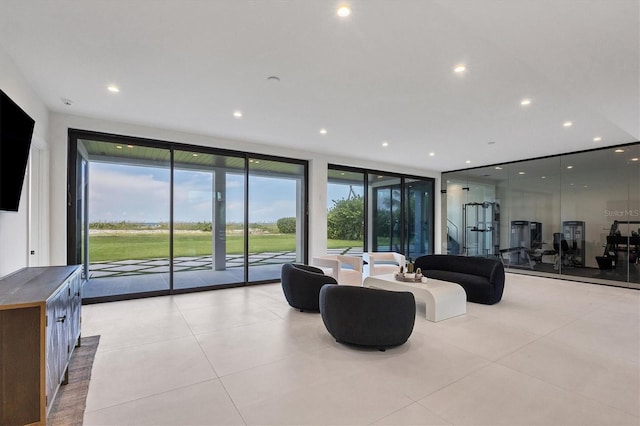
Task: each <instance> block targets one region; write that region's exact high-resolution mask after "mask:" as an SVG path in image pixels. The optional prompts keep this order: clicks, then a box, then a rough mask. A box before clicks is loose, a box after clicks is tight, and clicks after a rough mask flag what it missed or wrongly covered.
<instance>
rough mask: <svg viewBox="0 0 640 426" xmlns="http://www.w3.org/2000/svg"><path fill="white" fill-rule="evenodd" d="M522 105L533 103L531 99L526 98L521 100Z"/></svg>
mask: <svg viewBox="0 0 640 426" xmlns="http://www.w3.org/2000/svg"><path fill="white" fill-rule="evenodd" d="M520 105H531V99H528V98H525V99H523V100H521V101H520Z"/></svg>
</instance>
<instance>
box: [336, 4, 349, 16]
mask: <svg viewBox="0 0 640 426" xmlns="http://www.w3.org/2000/svg"><path fill="white" fill-rule="evenodd" d="M337 13H338V16H339V17H341V18H346V17H347V16H349V15H351V8H350V7H349V6H347V5H346V4H345V5H342V6H340V7H339V8H338V11H337Z"/></svg>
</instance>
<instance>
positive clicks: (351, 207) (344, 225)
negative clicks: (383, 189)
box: [327, 169, 364, 256]
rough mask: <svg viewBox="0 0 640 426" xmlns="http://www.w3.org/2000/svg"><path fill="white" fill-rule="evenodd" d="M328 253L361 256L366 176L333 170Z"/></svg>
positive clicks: (329, 195)
mask: <svg viewBox="0 0 640 426" xmlns="http://www.w3.org/2000/svg"><path fill="white" fill-rule="evenodd" d="M328 174H329V175H328V183H327V253H328V254H348V255H356V256H361V255H362V250H363V247H364V173H360V172H349V171H345V170H339V169H329V171H328Z"/></svg>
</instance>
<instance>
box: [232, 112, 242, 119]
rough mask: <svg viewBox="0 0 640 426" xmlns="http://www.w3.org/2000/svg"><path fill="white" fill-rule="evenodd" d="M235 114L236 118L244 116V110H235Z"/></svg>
mask: <svg viewBox="0 0 640 426" xmlns="http://www.w3.org/2000/svg"><path fill="white" fill-rule="evenodd" d="M233 116H234V117H235V118H242V111H233Z"/></svg>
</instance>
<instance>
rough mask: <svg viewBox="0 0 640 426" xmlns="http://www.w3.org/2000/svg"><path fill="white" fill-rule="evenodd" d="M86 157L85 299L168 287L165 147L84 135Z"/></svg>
mask: <svg viewBox="0 0 640 426" xmlns="http://www.w3.org/2000/svg"><path fill="white" fill-rule="evenodd" d="M82 143H83V145H84V146H85V148H86V150H87V155H88V158H89V172H88V173H89V174H90V179H89V184H88V193H89V196H88V198H89V204H88V223H89V238H88V264H89V280H88V282H87V284H86V285H85V286H84V298H85V299H87V298H88V299H91V298H98V297H121V296H123V295H131V294H143V293H162V292H168V291H169V288H170V274H169V273H170V263H169V254H170V253H169V247H170V245H169V237H170V235H169V224H170V210H169V203H170V178H171V174H170V165H171V164H170V159H171V153H170V151H169V150H168V149H162V148H156V147H151V146H143V145H133V144H124V143H117V142H104V141H98V140H84V141H82Z"/></svg>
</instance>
